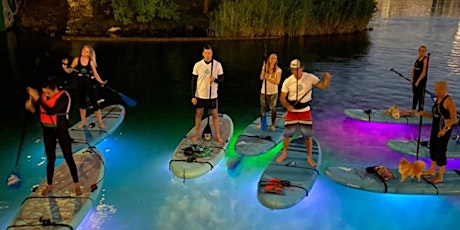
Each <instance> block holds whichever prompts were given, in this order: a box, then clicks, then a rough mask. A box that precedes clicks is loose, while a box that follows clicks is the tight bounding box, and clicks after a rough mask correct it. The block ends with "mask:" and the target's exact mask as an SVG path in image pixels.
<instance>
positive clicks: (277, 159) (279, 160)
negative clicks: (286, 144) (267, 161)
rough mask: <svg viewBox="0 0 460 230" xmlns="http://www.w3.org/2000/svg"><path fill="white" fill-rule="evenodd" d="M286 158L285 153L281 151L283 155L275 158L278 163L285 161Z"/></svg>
mask: <svg viewBox="0 0 460 230" xmlns="http://www.w3.org/2000/svg"><path fill="white" fill-rule="evenodd" d="M286 157H287V153H286V152H284V151H283V153H281V155H280V156H279V157H278V158H276V161H277V162H278V163H281V162H283V161H284V160H285V159H286Z"/></svg>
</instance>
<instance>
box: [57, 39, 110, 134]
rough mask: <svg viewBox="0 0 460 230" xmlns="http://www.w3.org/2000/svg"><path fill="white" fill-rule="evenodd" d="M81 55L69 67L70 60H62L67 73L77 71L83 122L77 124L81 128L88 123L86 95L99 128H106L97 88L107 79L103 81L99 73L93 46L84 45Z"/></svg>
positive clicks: (105, 82)
mask: <svg viewBox="0 0 460 230" xmlns="http://www.w3.org/2000/svg"><path fill="white" fill-rule="evenodd" d="M80 55H81V56H80V57H75V58H74V59H73V61H72V63H71V64H70V67H68V64H69V60H67V59H64V60H62V68H63V69H64V71H65V72H66V73H72V72H76V73H77V97H78V106H79V108H80V119H81V122H80V124H79V125H78V126H77V127H78V128H79V129H81V128H83V127H84V126H85V125H86V96H88V98H89V101H90V103H91V106H92V107H93V110H94V115H96V119H97V123H98V124H99V128H101V129H104V128H105V126H104V122H103V121H102V114H101V110H100V108H99V104H98V100H99V99H100V98H99V96H98V92H97V89H98V87H99V86H101V85H102V86H103V85H105V84H107V80H105V81H103V80H102V79H101V77H100V76H99V74H98V73H97V70H96V67H97V62H96V52H95V51H94V49H93V47H91V46H89V45H84V46H83V47H82V48H81V54H80Z"/></svg>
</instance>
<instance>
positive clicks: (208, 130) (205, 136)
mask: <svg viewBox="0 0 460 230" xmlns="http://www.w3.org/2000/svg"><path fill="white" fill-rule="evenodd" d="M213 65H214V59H211V76H212V67H213ZM211 85H212V82H209V100H211V90H212V86H211ZM208 114H210V109H209V108H208ZM209 117H210V115H209V116H208V124H206V127H204V129H203V134H202V135H201V138H202V139H203V140H205V141H210V140H211V139H212V131H211V126H210V125H209Z"/></svg>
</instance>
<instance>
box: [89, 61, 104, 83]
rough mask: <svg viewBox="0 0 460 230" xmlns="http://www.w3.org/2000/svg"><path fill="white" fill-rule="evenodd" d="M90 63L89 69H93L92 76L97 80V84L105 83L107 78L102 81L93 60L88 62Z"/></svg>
mask: <svg viewBox="0 0 460 230" xmlns="http://www.w3.org/2000/svg"><path fill="white" fill-rule="evenodd" d="M90 63H91V69H92V71H93V76H94V78H96V81H97V82H99V84H101V85H105V84H107V80H105V81H103V80H102V78H101V76H99V74H98V73H97V70H96V64H95V63H94V62H90Z"/></svg>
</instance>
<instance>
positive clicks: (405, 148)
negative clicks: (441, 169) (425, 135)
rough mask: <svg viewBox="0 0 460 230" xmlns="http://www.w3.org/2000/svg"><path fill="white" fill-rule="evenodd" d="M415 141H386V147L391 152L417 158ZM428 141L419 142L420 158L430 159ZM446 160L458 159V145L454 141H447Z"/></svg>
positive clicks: (459, 152) (459, 148) (459, 151)
mask: <svg viewBox="0 0 460 230" xmlns="http://www.w3.org/2000/svg"><path fill="white" fill-rule="evenodd" d="M417 142H418V141H417V140H395V139H392V140H388V141H387V146H388V148H390V149H391V150H393V151H396V152H399V153H402V154H407V155H412V156H417ZM429 144H430V140H429V139H425V140H420V142H419V144H418V146H419V149H418V156H419V157H422V158H429V157H430V148H429ZM446 154H447V158H460V143H459V142H457V141H456V140H449V142H448V143H447V153H446Z"/></svg>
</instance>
